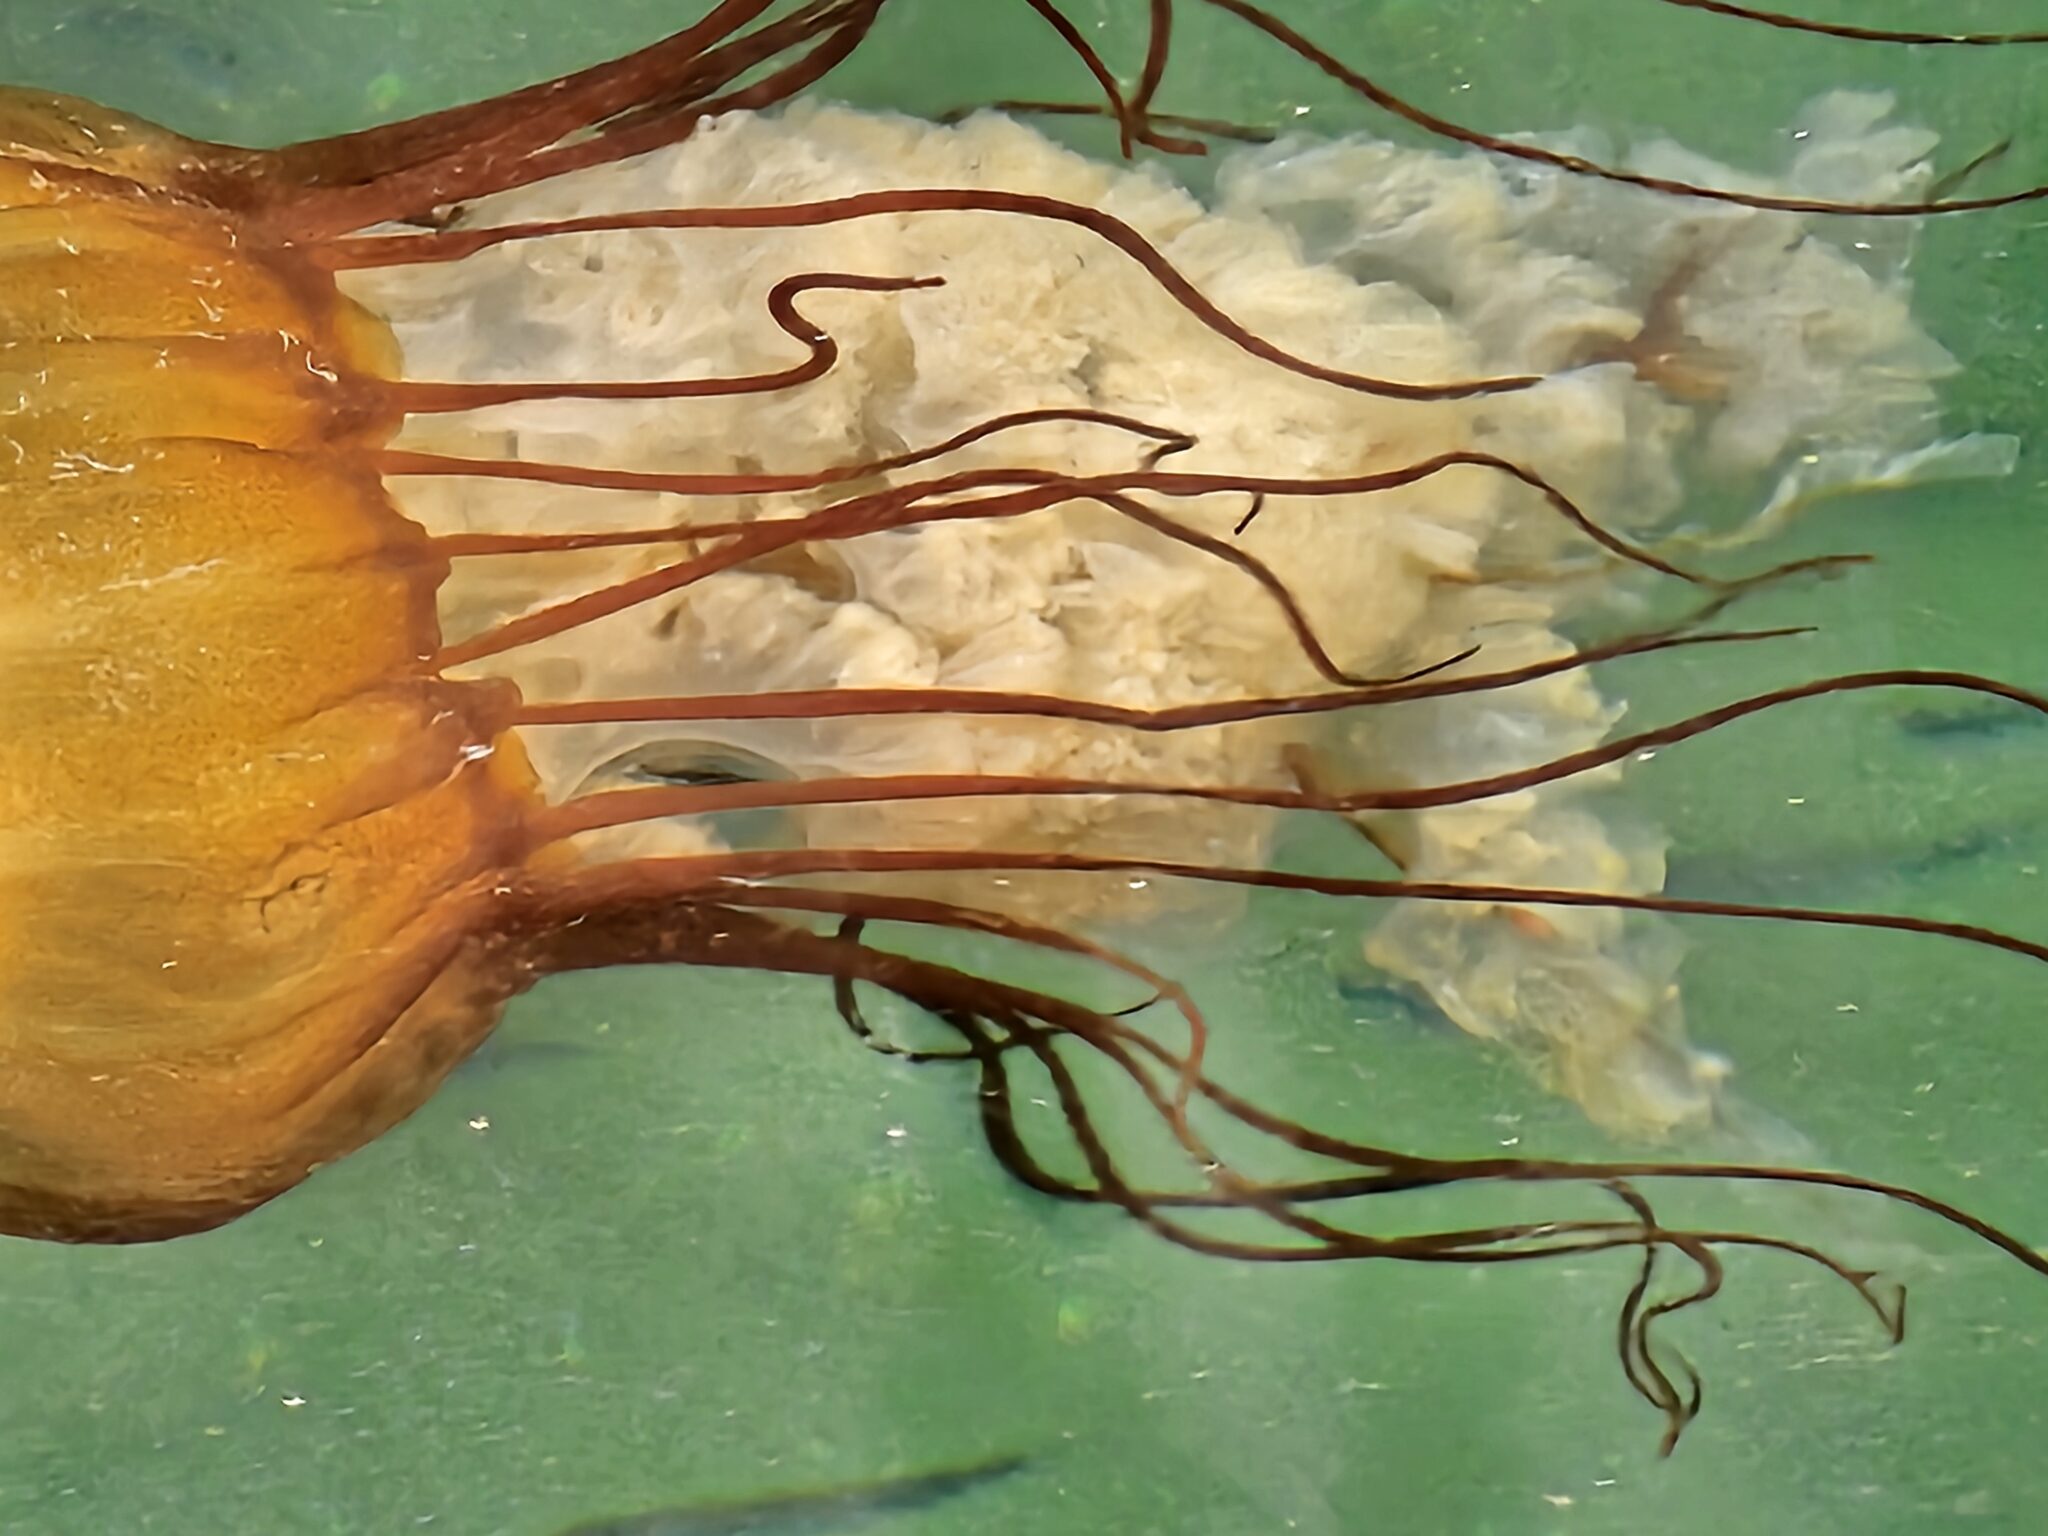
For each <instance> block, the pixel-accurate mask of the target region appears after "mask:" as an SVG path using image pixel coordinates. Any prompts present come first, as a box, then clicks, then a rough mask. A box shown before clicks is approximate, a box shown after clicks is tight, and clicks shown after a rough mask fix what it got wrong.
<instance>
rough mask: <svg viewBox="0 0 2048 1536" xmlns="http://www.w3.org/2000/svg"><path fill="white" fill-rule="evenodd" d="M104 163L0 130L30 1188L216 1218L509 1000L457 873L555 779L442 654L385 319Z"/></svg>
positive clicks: (278, 1181)
mask: <svg viewBox="0 0 2048 1536" xmlns="http://www.w3.org/2000/svg"><path fill="white" fill-rule="evenodd" d="M51 110H53V111H55V112H61V113H62V114H63V115H62V116H57V117H54V118H43V119H40V120H39V121H37V120H32V122H31V128H34V127H36V126H42V125H47V127H48V128H51V129H57V130H60V131H61V130H62V129H63V128H65V127H67V126H69V125H71V124H72V123H75V122H76V121H77V119H76V117H75V116H73V115H72V109H70V108H68V107H67V106H63V105H59V104H52V108H51ZM93 127H94V132H95V135H96V136H97V137H99V138H100V140H101V142H106V141H107V140H108V139H109V138H111V139H112V141H113V142H115V143H119V144H123V145H124V146H128V145H132V146H134V147H133V149H132V151H130V152H125V153H124V154H123V155H122V159H123V160H126V161H128V162H129V163H131V164H133V165H134V167H135V169H136V171H137V172H138V174H140V175H142V176H145V177H146V176H148V175H149V174H150V170H151V166H150V162H151V160H153V159H155V158H157V157H158V151H157V149H156V148H155V147H154V146H152V145H149V144H148V143H147V132H148V131H147V130H146V129H143V128H140V127H139V126H135V125H127V124H122V123H119V122H116V121H108V120H105V119H102V120H101V121H99V122H98V123H96V124H94V125H93ZM16 134H17V144H18V145H20V144H21V143H22V140H23V139H24V138H28V136H27V135H26V134H23V133H22V132H21V130H20V128H19V127H17V129H16ZM54 136H55V135H53V134H51V133H49V132H45V133H44V134H42V135H40V136H39V137H38V138H28V144H29V145H30V146H35V145H38V144H39V143H40V144H47V143H49V141H50V138H51V137H54ZM104 164H105V162H104V159H103V158H101V157H99V156H93V157H84V156H81V157H78V159H77V161H76V162H72V161H71V157H69V156H63V157H61V158H60V157H53V158H51V159H42V158H28V157H27V156H26V154H17V155H16V156H14V157H10V158H7V159H5V160H0V183H4V185H0V193H4V202H5V204H6V208H5V211H4V212H0V245H4V247H5V256H4V268H0V292H4V298H0V304H4V306H5V310H6V331H7V335H8V339H9V345H8V348H7V353H6V358H5V363H4V367H5V368H6V370H7V374H8V382H9V393H10V394H11V395H13V396H15V398H16V401H17V404H16V407H15V409H14V410H12V411H11V412H10V413H9V418H8V426H7V436H8V439H9V443H10V448H11V453H10V456H9V459H8V463H7V466H6V468H5V470H4V472H0V473H4V478H5V485H6V499H7V505H8V520H7V523H8V532H7V541H8V562H7V564H8V575H9V586H10V593H9V599H8V603H9V608H10V612H11V623H10V625H9V629H10V634H11V636H12V640H11V643H10V647H9V658H8V665H7V683H6V688H5V692H4V700H5V702H4V705H0V709H4V711H5V716H6V730H5V740H6V747H5V749H4V751H5V754H6V763H5V770H4V777H5V783H6V785H7V789H6V795H7V799H8V802H9V805H10V810H9V814H8V816H7V827H8V832H7V838H6V841H7V847H8V853H7V858H6V875H5V885H6V890H7V897H6V902H7V906H8V909H9V911H10V913H11V917H10V920H9V922H8V930H9V933H10V935H11V938H10V941H9V943H8V950H9V954H8V959H7V962H6V966H5V973H6V977H7V980H6V984H5V985H6V994H5V996H6V1002H5V1008H4V1015H5V1019H6V1023H5V1024H4V1025H0V1060H4V1063H5V1065H4V1070H0V1082H4V1087H0V1103H4V1107H0V1126H4V1131H0V1149H4V1150H0V1163H4V1168H0V1190H4V1193H0V1211H4V1216H0V1225H4V1226H5V1227H6V1228H7V1229H8V1230H11V1231H26V1232H50V1233H54V1234H60V1235H94V1234H100V1233H104V1234H107V1235H115V1234H121V1233H126V1234H128V1235H147V1234H149V1233H152V1232H156V1231H161V1230H175V1229H178V1228H180V1227H184V1226H192V1225H202V1224H206V1223H207V1222H210V1221H213V1220H218V1219H220V1218H221V1217H222V1216H224V1215H227V1214H232V1213H233V1212H235V1211H237V1210H240V1209H244V1208H246V1207H247V1206H248V1205H249V1204H251V1203H254V1202H255V1201H256V1200H258V1199H260V1198H262V1197H264V1196H265V1195H267V1194H269V1193H271V1192H274V1191H275V1190H276V1189H278V1188H281V1187H285V1186H286V1185H288V1184H290V1183H292V1182H295V1181H296V1180H297V1179H299V1178H302V1177H303V1176H304V1174H305V1172H306V1171H307V1170H308V1169H309V1168H311V1167H313V1166H316V1165H318V1164H319V1163H321V1162H323V1161H326V1160H329V1159H331V1158H332V1157H334V1156H337V1155H339V1154H340V1153H341V1152H343V1151H346V1150H348V1149H349V1148H350V1147H352V1146H353V1145H356V1144H358V1143H360V1142H361V1141H362V1140H363V1139H364V1138H365V1137H367V1136H369V1135H372V1134H375V1133H376V1132H377V1131H378V1130H380V1129H382V1128H383V1127H384V1126H385V1125H388V1124H389V1123H390V1122H391V1121H392V1120H393V1119H394V1118H396V1117H397V1116H399V1115H402V1114H404V1113H405V1112H406V1111H407V1110H409V1109H410V1108H411V1107H412V1106H413V1105H414V1104H416V1103H417V1102H418V1100H419V1098H420V1096H421V1094H422V1093H423V1092H424V1091H427V1090H428V1089H430V1087H431V1084H432V1083H433V1082H434V1081H435V1080H436V1079H437V1077H438V1075H439V1074H440V1072H442V1071H445V1070H446V1068H447V1067H448V1066H449V1065H450V1064H452V1062H453V1061H454V1060H456V1059H457V1058H458V1057H459V1056H460V1054H461V1053H462V1051H464V1050H466V1049H467V1048H468V1046H469V1045H470V1044H472V1043H473V1042H474V1040H475V1039H476V1038H477V1035H478V1032H479V1031H480V1030H481V1029H482V1028H483V1027H484V1026H485V1025H486V1024H487V1022H488V1018H489V1009H488V1007H487V1006H485V1005H484V1004H482V1003H481V1002H480V1001H479V1000H478V998H477V997H475V996H472V993H473V992H474V990H475V988H476V978H475V977H474V976H471V975H468V974H466V973H465V970H464V967H463V965H462V963H461V961H460V958H459V953H458V950H457V948H456V947H455V946H453V945H452V944H451V939H452V938H453V937H454V936H455V934H456V932H457V931H458V930H459V929H460V927H461V920H459V919H451V918H449V917H448V916H447V915H446V911H445V909H446V908H447V907H448V906H450V905H451V904H454V903H457V902H459V901H460V899H461V898H460V896H459V895H458V894H457V893H459V892H461V891H462V890H463V889H464V887H465V882H468V881H470V880H472V879H473V878H474V877H475V876H476V875H477V874H478V873H479V872H480V871H482V870H484V869H487V868H489V867H491V866H492V865H493V864H494V863H495V862H496V861H497V860H498V858H499V852H498V839H499V837H500V835H501V833H502V831H503V829H504V828H506V827H507V826H508V825H510V824H511V819H510V818H509V814H508V807H509V806H511V805H514V804H516V801H517V798H518V796H520V795H521V794H522V793H524V792H526V790H527V785H526V784H525V782H523V779H522V772H521V769H520V767H519V765H518V760H517V756H516V753H490V754H477V753H474V752H472V751H470V750H469V749H470V748H471V747H472V746H473V744H474V743H475V742H476V741H477V740H479V739H480V738H479V734H478V728H477V723H476V721H475V719H474V714H475V709H474V702H475V698H476V695H477V694H478V692H479V690H478V688H477V687H476V686H474V685H459V684H451V683H445V682H441V681H438V680H436V679H435V678H433V677H432V676H431V675H427V674H423V673H422V672H421V671H420V668H419V661H420V658H421V657H423V656H431V655H432V653H433V651H434V650H435V649H436V647H437V644H438V638H437V632H436V626H435V619H434V591H435V588H436V586H437V585H438V583H439V581H440V578H441V576H442V574H443V572H444V570H445V566H444V565H443V564H442V563H440V562H438V561H437V560H436V559H435V557H434V556H433V555H432V553H431V551H430V549H429V547H428V545H427V542H426V541H425V539H424V538H423V537H422V535H421V534H420V531H419V529H418V528H417V526H416V525H414V524H412V523H410V522H408V521H407V520H406V519H404V518H402V517H401V516H399V515H398V514H397V512H396V511H395V510H394V509H393V508H392V506H391V503H390V501H389V499H388V497H387V496H386V494H385V493H384V491H383V488H382V485H381V483H380V481H379V480H378V478H377V476H376V475H375V474H374V473H372V472H369V471H368V470H367V469H366V468H365V454H366V450H367V449H368V448H369V447H370V446H371V445H373V444H375V443H376V442H378V441H379V440H380V439H381V438H382V437H384V436H388V434H389V431H390V429H391V421H390V418H389V416H388V414H386V413H380V412H379V411H378V410H377V409H376V408H375V407H374V405H373V404H372V403H371V402H370V401H369V400H367V399H366V397H365V395H364V394H363V392H362V390H361V387H360V384H359V383H358V382H357V381H360V380H364V379H369V378H374V377H376V376H378V375H379V374H380V373H382V372H384V371H385V370H387V369H388V368H389V366H390V364H391V358H392V353H391V344H390V339H389V336H388V333H387V332H385V330H384V329H383V327H382V326H381V325H379V324H378V323H377V322H376V321H374V320H373V319H371V318H370V317H369V316H367V315H365V314H363V313H362V312H360V311H359V310H357V309H356V308H355V306H353V305H352V304H350V303H349V302H347V301H346V300H343V299H342V298H341V297H340V296H339V295H338V294H337V293H335V291H334V289H333V286H332V284H331V283H330V282H324V281H322V280H321V279H320V278H319V275H318V274H316V273H312V272H309V271H307V270H304V269H303V268H295V266H294V264H293V263H292V262H291V261H290V260H289V259H288V258H286V257H284V256H282V255H281V254H270V255H265V254H262V253H251V252H250V251H248V250H247V249H246V248H244V246H243V245H242V242H241V240H240V238H239V235H238V231H237V229H236V226H235V222H234V220H233V219H232V217H230V216H227V215H225V214H222V213H220V212H219V211H217V210H212V209H209V208H207V207H205V206H204V205H203V204H198V203H195V202H191V201H187V200H183V199H178V198H175V197H172V196H168V195H165V194H163V193H162V192H161V191H160V190H158V189H156V188H154V187H152V186H150V185H149V184H148V182H147V181H140V182H138V181H130V180H128V179H127V178H126V177H125V176H118V175H117V176H113V177H109V176H106V175H105V174H104ZM481 739H483V740H486V741H487V740H488V739H489V738H488V736H487V735H485V736H483V737H482V738H481ZM366 956H373V957H380V958H378V959H377V960H376V961H375V962H374V963H366V962H365V959H364V957H366ZM373 1042H378V1043H379V1044H378V1048H377V1049H376V1050H375V1051H371V1050H370V1049H369V1047H370V1046H371V1044H372V1043H373Z"/></svg>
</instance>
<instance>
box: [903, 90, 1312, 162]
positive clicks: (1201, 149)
mask: <svg viewBox="0 0 2048 1536" xmlns="http://www.w3.org/2000/svg"><path fill="white" fill-rule="evenodd" d="M977 112H1007V113H1010V114H1012V115H1013V116H1017V117H1113V116H1114V115H1115V114H1114V111H1113V109H1111V108H1109V107H1108V106H1106V105H1105V104H1104V103H1102V102H1099V101H1033V100H1030V99H1028V98H1025V97H1021V96H1006V97H1002V98H999V99H998V100H995V101H985V102H980V103H977V104H976V105H974V106H969V107H955V108H953V109H952V110H950V111H947V112H942V113H940V114H939V118H938V121H939V122H941V123H944V124H946V125H947V126H948V127H951V126H953V125H955V124H958V123H962V122H965V121H966V120H967V119H968V118H970V117H972V116H973V115H974V114H975V113H977ZM1146 121H1148V122H1150V123H1152V124H1154V125H1155V127H1158V126H1164V127H1167V128H1178V129H1180V130H1182V131H1183V132H1184V133H1187V134H1190V135H1195V136H1197V137H1191V138H1181V137H1179V136H1178V135H1155V137H1154V138H1153V139H1152V140H1150V141H1149V142H1150V143H1151V145H1152V147H1153V148H1156V149H1159V150H1160V151H1161V152H1162V153H1165V154H1181V155H1205V154H1207V153H1208V146H1207V145H1206V144H1202V143H1200V142H1198V139H1228V140H1231V141H1233V142H1235V143H1238V144H1271V143H1272V142H1273V141H1274V140H1275V139H1277V138H1279V137H1280V135H1279V132H1278V131H1277V130H1275V129H1272V128H1260V127H1256V126H1254V125H1252V124H1250V123H1230V122H1225V121H1223V120H1222V119H1221V118H1215V117H1191V116H1189V115H1187V114H1186V113H1182V112H1149V113H1147V114H1146ZM1168 145H1176V146H1179V147H1177V148H1168V147H1167V146H1168Z"/></svg>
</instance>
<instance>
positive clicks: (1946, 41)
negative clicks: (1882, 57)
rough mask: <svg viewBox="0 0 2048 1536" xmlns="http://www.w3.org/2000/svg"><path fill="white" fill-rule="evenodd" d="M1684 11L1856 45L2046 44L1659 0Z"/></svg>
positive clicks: (2045, 37)
mask: <svg viewBox="0 0 2048 1536" xmlns="http://www.w3.org/2000/svg"><path fill="white" fill-rule="evenodd" d="M1662 3H1663V4H1665V5H1672V6H1677V7H1678V8H1679V9H1680V10H1685V11H1706V12H1708V13H1709V14H1711V15H1715V16H1726V17H1728V18H1730V19H1731V20H1734V21H1754V22H1761V23H1762V24H1763V25H1765V26H1767V27H1775V28H1777V29H1778V30H1779V31H1782V32H1815V33H1818V34H1819V35H1821V36H1822V37H1835V38H1841V39H1843V40H1845V41H1848V42H1857V43H1905V44H1911V45H1913V46H1915V47H1924V48H1939V47H1959V48H2006V47H2011V46H2013V45H2015V44H2022V43H2048V32H1925V31H1922V32H1915V31H1911V30H1907V29H1903V28H1897V27H1865V26H1857V25H1854V24H1852V23H1850V22H1844V21H1815V20H1813V19H1812V18H1811V17H1807V16H1794V15H1791V14H1789V13H1787V12H1784V11H1767V10H1763V9H1761V8H1760V7H1757V6H1753V5H1737V4H1735V3H1734V0H1662Z"/></svg>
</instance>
